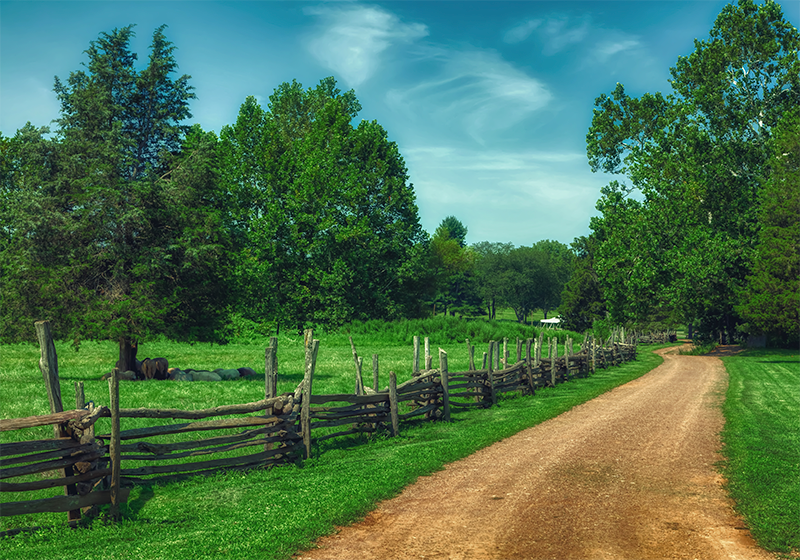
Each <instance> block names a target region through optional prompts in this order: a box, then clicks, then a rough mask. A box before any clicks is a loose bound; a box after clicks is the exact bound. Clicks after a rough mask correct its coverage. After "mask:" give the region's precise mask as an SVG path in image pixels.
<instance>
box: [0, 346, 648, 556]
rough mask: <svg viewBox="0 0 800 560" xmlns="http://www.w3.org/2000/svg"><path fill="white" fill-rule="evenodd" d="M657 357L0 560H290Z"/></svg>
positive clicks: (151, 507) (165, 490) (156, 495)
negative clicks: (94, 559)
mask: <svg viewBox="0 0 800 560" xmlns="http://www.w3.org/2000/svg"><path fill="white" fill-rule="evenodd" d="M357 344H358V343H357ZM654 348H655V347H642V348H641V352H640V357H639V359H638V360H637V361H636V362H630V363H627V364H624V365H622V366H620V367H617V368H611V369H609V370H605V371H600V372H598V373H597V374H596V375H594V376H592V377H590V378H588V379H582V380H577V381H574V382H570V383H566V384H563V385H559V386H558V387H556V388H554V389H544V390H541V391H539V392H538V393H537V395H536V396H534V397H508V398H504V399H502V400H501V402H500V404H499V406H497V407H495V408H492V409H488V410H480V411H478V410H475V411H468V412H462V413H458V414H455V415H454V421H453V422H452V423H449V424H444V423H434V424H422V425H419V426H416V427H413V428H409V429H404V431H403V432H402V434H401V437H399V438H381V437H378V438H375V439H373V440H372V441H370V442H369V444H368V445H352V444H351V445H347V444H342V443H339V444H338V445H334V444H331V445H329V446H327V447H325V448H323V449H319V448H318V449H316V451H317V456H318V457H319V458H317V459H312V460H310V461H306V463H305V464H304V465H303V466H302V467H281V468H276V469H272V470H268V471H255V472H250V473H247V474H242V473H226V474H221V475H218V476H215V477H213V478H196V479H189V480H186V481H183V482H179V483H173V484H169V485H165V486H153V487H139V488H135V489H134V490H133V491H132V493H131V496H130V500H129V503H128V505H127V507H126V508H125V509H124V511H123V513H124V520H123V521H122V522H121V523H119V524H117V525H106V524H105V523H103V521H102V520H100V519H98V520H95V521H94V522H93V523H91V524H90V525H89V526H88V527H87V528H85V529H80V530H70V529H67V528H65V527H58V528H54V529H47V530H42V531H38V532H36V533H28V534H20V535H17V536H15V537H11V538H6V539H3V540H0V558H25V559H26V560H28V559H30V560H34V559H39V558H41V559H43V560H44V559H47V560H49V559H52V558H65V559H66V558H85V556H86V548H87V543H91V545H90V546H91V549H92V552H93V553H94V554H96V555H99V556H100V557H102V558H108V559H114V558H125V559H128V558H147V559H148V560H151V559H152V560H156V559H159V558H163V559H172V558H186V557H189V558H191V557H198V558H220V559H222V558H225V559H227V558H265V559H267V558H275V559H279V558H287V557H289V556H290V555H291V554H292V553H294V552H295V551H297V550H299V549H301V548H303V547H306V546H309V545H310V543H311V542H313V540H314V539H316V538H317V537H319V536H321V535H324V534H326V533H329V532H330V531H331V530H332V529H333V527H334V526H335V525H342V524H346V523H349V522H352V521H354V520H356V519H358V518H360V517H362V516H363V515H364V514H366V513H367V512H368V511H369V510H370V509H372V508H373V507H374V505H375V504H376V503H377V502H378V501H380V500H383V499H386V498H389V497H392V496H394V495H396V494H397V493H398V492H399V491H400V490H401V489H402V488H403V487H404V486H406V485H407V484H409V483H411V482H413V481H414V480H415V479H416V478H417V477H419V476H424V475H426V474H430V473H431V472H435V471H437V470H439V469H441V468H442V466H443V465H445V464H446V463H449V462H452V461H455V460H457V459H460V458H462V457H465V456H467V455H470V454H471V453H474V452H475V451H477V450H478V449H481V448H483V447H485V446H487V445H491V444H492V443H494V442H496V441H499V440H501V439H503V438H506V437H509V436H511V435H513V434H515V433H517V432H519V431H520V430H522V429H525V428H527V427H530V426H533V425H536V424H538V423H541V422H543V421H544V420H547V419H549V418H552V417H555V416H557V415H558V414H561V413H562V412H564V411H566V410H569V409H570V408H572V407H574V406H576V405H578V404H580V403H583V402H585V401H587V400H589V399H592V398H594V397H596V396H598V395H600V394H602V393H604V392H606V391H608V390H610V389H612V388H614V387H616V386H618V385H621V384H623V383H626V382H628V381H630V380H632V379H635V378H637V377H640V376H641V375H643V374H644V373H646V372H648V371H650V370H651V369H653V368H654V367H656V366H657V365H659V364H660V363H661V358H660V357H658V356H656V355H654V354H652V353H651V352H650V351H649V350H652V349H654ZM404 352H405V350H404ZM364 355H368V354H367V352H366V349H365V351H364ZM351 359H352V358H351ZM244 365H246V364H244ZM348 379H349V376H348ZM348 384H349V381H348ZM197 385H198V387H197V388H198V390H199V389H200V386H199V384H197ZM232 385H243V386H246V385H247V384H246V383H239V384H236V383H234V384H232ZM255 385H258V384H257V383H256V384H255ZM131 387H134V385H131ZM245 389H246V387H245ZM237 390H238V389H237ZM242 390H243V391H244V389H242ZM246 392H249V391H246ZM131 396H133V395H131ZM200 402H202V400H201V401H200ZM126 406H127V405H126ZM131 406H132V405H131ZM203 406H205V403H203ZM365 442H366V440H363V439H362V440H359V439H357V438H353V440H352V443H365ZM62 517H63V516H61V517H59V518H58V519H59V520H61V518H62ZM40 522H41V521H40Z"/></svg>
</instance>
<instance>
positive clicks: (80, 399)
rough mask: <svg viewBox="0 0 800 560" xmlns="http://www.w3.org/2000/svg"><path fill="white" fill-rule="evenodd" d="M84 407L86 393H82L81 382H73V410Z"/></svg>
mask: <svg viewBox="0 0 800 560" xmlns="http://www.w3.org/2000/svg"><path fill="white" fill-rule="evenodd" d="M85 406H86V393H84V391H83V381H76V382H75V408H76V409H77V410H80V409H82V408H83V407H85Z"/></svg>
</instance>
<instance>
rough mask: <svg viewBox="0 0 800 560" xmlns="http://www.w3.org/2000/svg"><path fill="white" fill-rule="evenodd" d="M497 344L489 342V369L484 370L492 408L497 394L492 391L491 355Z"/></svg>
mask: <svg viewBox="0 0 800 560" xmlns="http://www.w3.org/2000/svg"><path fill="white" fill-rule="evenodd" d="M495 346H497V342H495V341H494V340H490V341H489V367H488V368H487V370H486V378H487V379H488V380H489V395H490V396H491V399H492V406H495V405H496V404H497V394H496V393H495V391H494V374H493V373H492V354H493V353H494V351H495Z"/></svg>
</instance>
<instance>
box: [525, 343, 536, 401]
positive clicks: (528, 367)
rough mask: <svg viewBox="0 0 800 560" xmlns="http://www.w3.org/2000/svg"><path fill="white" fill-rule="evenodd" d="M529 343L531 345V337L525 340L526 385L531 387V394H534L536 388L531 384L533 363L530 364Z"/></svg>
mask: <svg viewBox="0 0 800 560" xmlns="http://www.w3.org/2000/svg"><path fill="white" fill-rule="evenodd" d="M531 345H533V339H532V338H529V339H528V340H527V341H526V342H525V371H526V373H527V374H528V385H530V387H531V395H535V394H536V389H535V387H534V385H533V364H531Z"/></svg>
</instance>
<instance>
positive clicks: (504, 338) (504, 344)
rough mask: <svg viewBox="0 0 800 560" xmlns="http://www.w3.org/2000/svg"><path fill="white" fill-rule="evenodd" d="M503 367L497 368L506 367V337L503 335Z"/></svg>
mask: <svg viewBox="0 0 800 560" xmlns="http://www.w3.org/2000/svg"><path fill="white" fill-rule="evenodd" d="M502 361H503V367H498V368H497V369H506V368H507V367H508V337H503V360H502Z"/></svg>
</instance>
